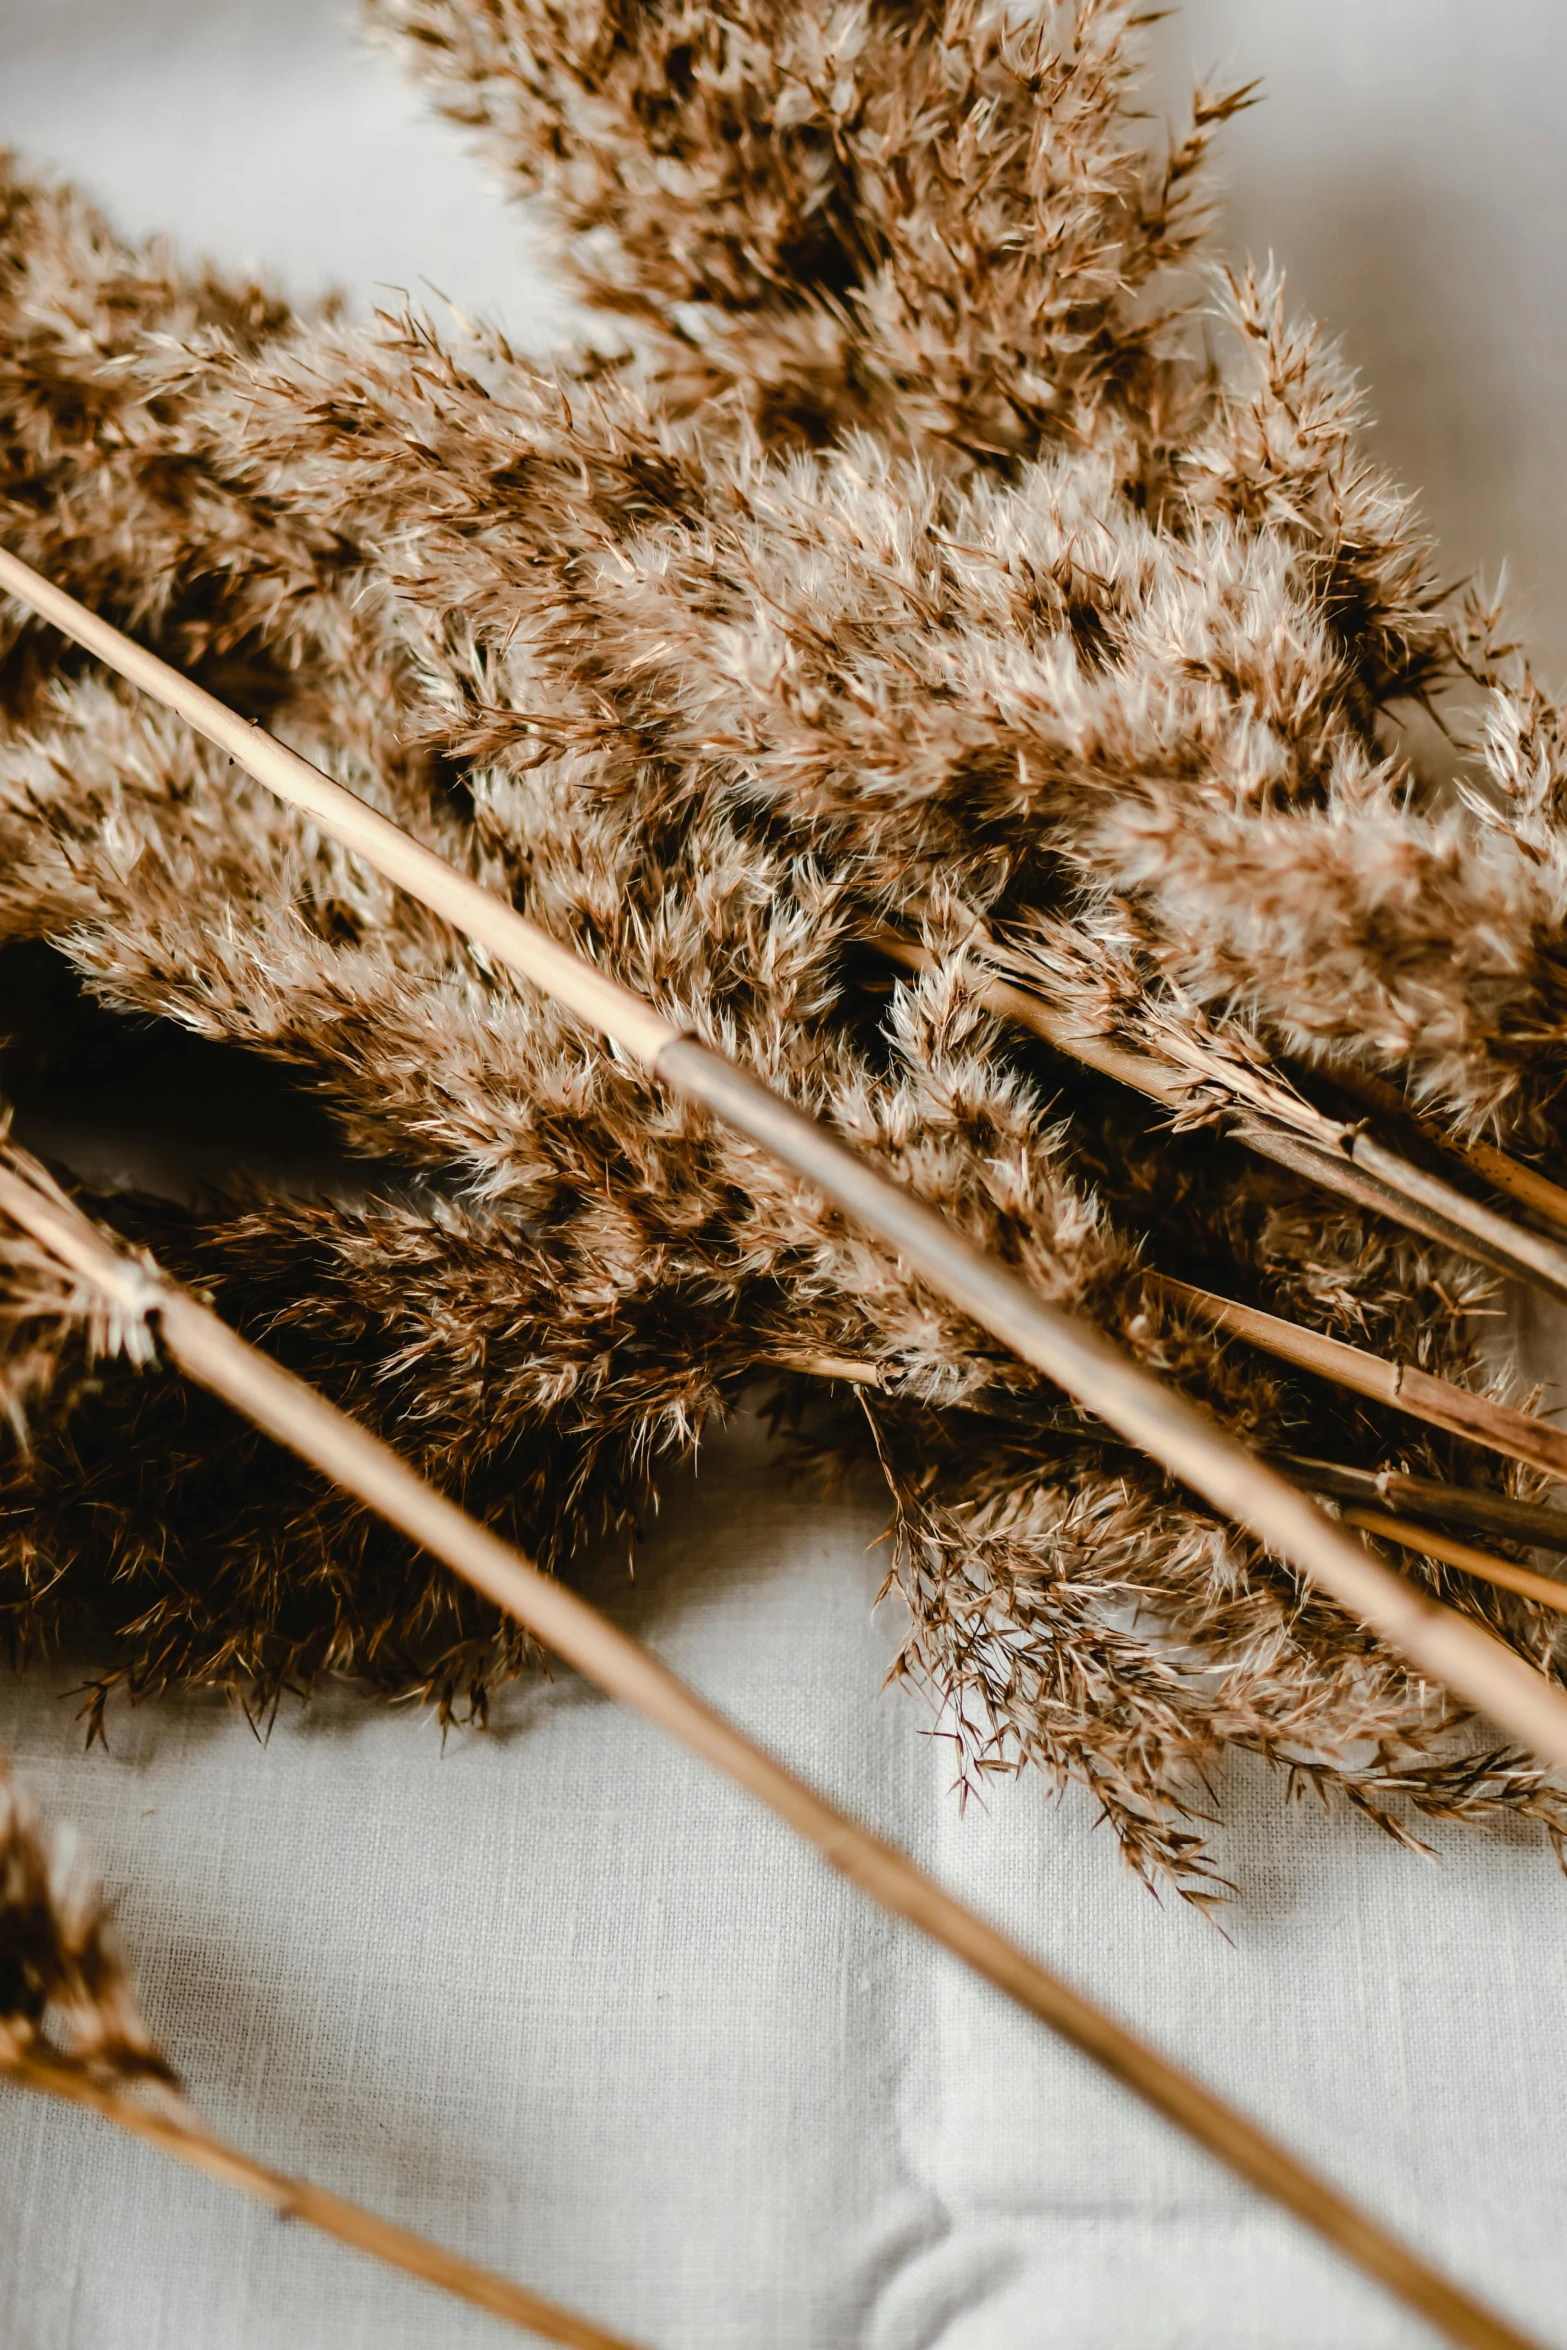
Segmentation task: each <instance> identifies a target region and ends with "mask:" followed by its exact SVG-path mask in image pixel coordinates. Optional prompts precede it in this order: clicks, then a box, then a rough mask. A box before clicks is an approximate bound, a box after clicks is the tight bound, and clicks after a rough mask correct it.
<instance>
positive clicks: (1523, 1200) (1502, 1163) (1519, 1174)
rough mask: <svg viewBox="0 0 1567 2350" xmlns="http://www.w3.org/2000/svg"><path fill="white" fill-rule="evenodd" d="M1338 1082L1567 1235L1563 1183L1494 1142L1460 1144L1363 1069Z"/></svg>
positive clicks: (1338, 1076) (1342, 1074)
mask: <svg viewBox="0 0 1567 2350" xmlns="http://www.w3.org/2000/svg"><path fill="white" fill-rule="evenodd" d="M1333 1080H1334V1083H1335V1084H1336V1085H1340V1086H1342V1087H1343V1088H1344V1090H1345V1092H1346V1093H1351V1094H1353V1095H1355V1096H1356V1098H1357V1099H1358V1100H1360V1101H1363V1102H1365V1103H1366V1105H1367V1107H1368V1108H1370V1109H1373V1110H1377V1111H1379V1112H1380V1113H1381V1114H1382V1115H1383V1116H1384V1117H1392V1118H1404V1119H1407V1120H1408V1122H1409V1124H1410V1125H1411V1126H1412V1127H1413V1128H1414V1130H1415V1132H1416V1133H1417V1134H1418V1135H1420V1136H1421V1138H1422V1139H1423V1140H1424V1141H1425V1142H1427V1143H1429V1144H1430V1145H1431V1147H1432V1149H1433V1150H1438V1151H1440V1152H1441V1153H1442V1155H1443V1157H1444V1158H1447V1159H1451V1160H1452V1161H1453V1163H1454V1165H1455V1166H1459V1167H1462V1168H1464V1169H1465V1170H1466V1172H1467V1173H1469V1174H1471V1175H1473V1176H1475V1177H1477V1178H1478V1180H1479V1181H1480V1182H1481V1183H1486V1184H1489V1185H1490V1187H1491V1189H1492V1190H1493V1191H1500V1192H1503V1193H1505V1194H1506V1196H1507V1197H1508V1198H1509V1199H1515V1200H1517V1202H1518V1204H1519V1206H1520V1207H1524V1208H1528V1209H1529V1210H1530V1211H1531V1212H1532V1213H1533V1214H1534V1215H1536V1216H1539V1217H1542V1218H1543V1219H1544V1221H1545V1222H1546V1223H1548V1224H1554V1225H1555V1226H1556V1229H1557V1230H1558V1232H1562V1233H1567V1191H1564V1190H1563V1189H1562V1186H1561V1185H1560V1184H1559V1183H1553V1182H1552V1181H1551V1180H1550V1177H1549V1176H1547V1175H1542V1174H1541V1173H1540V1172H1539V1170H1538V1168H1536V1167H1530V1166H1526V1165H1525V1164H1524V1162H1523V1160H1521V1159H1515V1158H1512V1157H1510V1156H1509V1154H1508V1153H1507V1152H1506V1151H1500V1150H1498V1149H1497V1148H1496V1145H1495V1144H1494V1143H1490V1142H1455V1141H1454V1140H1453V1138H1452V1136H1451V1135H1450V1134H1444V1133H1443V1132H1442V1129H1441V1127H1440V1126H1438V1125H1437V1124H1436V1123H1435V1121H1434V1120H1432V1119H1430V1118H1428V1117H1427V1116H1426V1115H1425V1112H1424V1111H1423V1110H1417V1109H1415V1108H1413V1107H1412V1105H1411V1104H1410V1103H1408V1102H1406V1101H1405V1099H1404V1097H1403V1095H1402V1094H1401V1093H1398V1092H1396V1091H1395V1089H1394V1088H1393V1087H1392V1086H1391V1085H1386V1084H1384V1083H1383V1081H1382V1079H1381V1078H1380V1077H1372V1076H1370V1075H1368V1074H1367V1073H1366V1072H1365V1071H1364V1070H1360V1069H1335V1070H1334V1072H1333Z"/></svg>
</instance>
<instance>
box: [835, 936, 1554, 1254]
mask: <svg viewBox="0 0 1567 2350" xmlns="http://www.w3.org/2000/svg"><path fill="white" fill-rule="evenodd" d="M875 943H876V945H877V946H878V948H879V949H880V950H881V952H883V953H884V954H885V955H886V956H887V957H888V958H889V960H891V961H893V962H896V963H900V964H902V965H903V967H904V968H905V969H906V970H910V971H926V970H931V969H933V968H934V967H935V963H936V957H935V956H934V955H933V954H931V953H930V951H929V949H928V948H925V947H922V946H920V945H918V944H917V943H916V942H915V941H914V940H912V939H907V938H903V937H900V936H899V935H898V934H896V933H895V932H892V931H882V932H879V933H878V934H877V936H876V941H875ZM967 945H968V949H969V951H970V952H971V953H972V954H974V955H975V956H976V957H978V958H979V959H980V960H981V961H985V960H988V959H995V960H997V961H1005V962H1006V963H1007V964H1008V967H1009V968H1012V969H1013V970H1014V973H1015V975H1017V976H1025V975H1026V977H1027V978H1028V980H1029V982H1030V984H1029V985H1027V986H1018V985H1015V984H1014V982H1013V981H1012V980H1008V979H1002V978H1000V977H999V976H996V975H994V974H993V973H990V972H986V973H984V974H983V975H981V976H979V977H978V978H976V980H975V983H974V991H975V993H976V995H977V996H978V997H979V1000H980V1001H981V1003H983V1004H985V1005H987V1006H988V1007H989V1009H990V1010H991V1011H993V1012H996V1013H998V1014H1000V1016H1001V1017H1002V1018H1003V1019H1009V1020H1014V1021H1016V1022H1017V1024H1018V1025H1019V1027H1023V1028H1027V1029H1029V1030H1031V1031H1032V1033H1033V1034H1034V1035H1035V1036H1038V1037H1042V1038H1043V1039H1044V1041H1045V1042H1046V1043H1047V1044H1049V1045H1052V1046H1054V1047H1055V1049H1056V1050H1057V1051H1058V1052H1061V1053H1065V1054H1066V1055H1067V1056H1068V1057H1069V1058H1071V1059H1073V1060H1077V1061H1081V1062H1082V1063H1083V1064H1084V1065H1085V1066H1086V1067H1088V1068H1091V1069H1097V1070H1098V1071H1099V1072H1100V1074H1101V1075H1102V1076H1105V1077H1111V1078H1114V1079H1115V1081H1116V1082H1117V1083H1118V1084H1120V1085H1127V1086H1130V1087H1132V1088H1133V1089H1134V1090H1135V1091H1136V1092H1138V1093H1141V1094H1144V1095H1146V1096H1147V1098H1148V1099H1149V1100H1150V1101H1156V1102H1158V1103H1159V1104H1160V1105H1161V1106H1162V1107H1163V1108H1165V1109H1167V1110H1169V1111H1171V1112H1172V1114H1173V1115H1174V1116H1175V1117H1176V1119H1177V1120H1178V1121H1180V1122H1181V1123H1183V1124H1186V1123H1190V1122H1192V1121H1193V1120H1194V1118H1200V1119H1201V1121H1202V1122H1203V1123H1208V1122H1211V1120H1212V1118H1213V1117H1214V1115H1215V1114H1216V1113H1217V1112H1221V1111H1222V1113H1223V1115H1224V1118H1225V1131H1226V1132H1227V1133H1228V1134H1230V1135H1231V1136H1232V1137H1233V1139H1234V1140H1235V1141H1237V1142H1239V1143H1243V1144H1244V1145H1245V1147H1246V1148H1247V1149H1248V1150H1251V1151H1254V1152H1255V1153H1256V1154H1257V1155H1258V1156H1259V1157H1261V1158H1265V1159H1271V1160H1272V1161H1273V1162H1274V1164H1275V1165H1276V1166H1281V1167H1287V1168H1289V1170H1290V1171H1291V1173H1293V1174H1297V1175H1302V1176H1304V1177H1305V1178H1306V1179H1307V1180H1308V1181H1309V1182H1312V1183H1316V1184H1319V1185H1321V1187H1322V1188H1323V1189H1324V1190H1327V1191H1331V1192H1334V1193H1336V1194H1337V1196H1338V1197H1339V1198H1340V1199H1346V1200H1349V1201H1351V1202H1352V1203H1353V1204H1354V1205H1355V1206H1357V1207H1362V1208H1369V1209H1370V1210H1371V1211H1372V1212H1373V1213H1374V1214H1376V1215H1381V1216H1388V1217H1390V1218H1392V1219H1393V1221H1395V1222H1396V1223H1399V1224H1402V1225H1403V1226H1404V1228H1405V1229H1406V1230H1407V1231H1410V1232H1415V1233H1418V1234H1419V1235H1420V1236H1421V1237H1422V1238H1423V1239H1426V1240H1435V1241H1439V1242H1440V1243H1441V1244H1442V1245H1443V1246H1444V1247H1447V1248H1452V1249H1456V1250H1458V1251H1459V1252H1461V1253H1462V1254H1463V1255H1465V1256H1468V1257H1472V1258H1473V1259H1475V1261H1476V1262H1477V1263H1479V1264H1482V1265H1486V1266H1489V1267H1490V1269H1491V1270H1492V1271H1493V1272H1497V1273H1503V1274H1506V1275H1509V1276H1510V1277H1512V1278H1514V1279H1517V1280H1522V1281H1527V1282H1529V1283H1530V1284H1531V1285H1532V1286H1533V1287H1535V1288H1536V1289H1540V1290H1543V1291H1544V1292H1545V1293H1546V1294H1547V1295H1548V1296H1550V1297H1555V1298H1560V1299H1563V1300H1567V1249H1564V1248H1562V1247H1559V1246H1558V1245H1557V1244H1556V1243H1555V1242H1554V1241H1551V1240H1547V1239H1545V1238H1543V1237H1542V1236H1541V1235H1540V1234H1538V1233H1536V1232H1532V1231H1530V1230H1529V1229H1528V1228H1527V1227H1526V1226H1523V1225H1519V1224H1515V1223H1513V1222H1512V1221H1511V1220H1510V1219H1509V1218H1507V1217H1505V1216H1499V1215H1498V1214H1496V1212H1495V1211H1494V1210H1493V1209H1491V1208H1487V1207H1485V1206H1483V1205H1482V1204H1481V1203H1480V1202H1479V1201H1476V1200H1472V1199H1470V1198H1468V1197H1467V1196H1466V1194H1465V1193H1463V1192H1461V1191H1457V1190H1455V1189H1454V1188H1453V1186H1452V1185H1451V1184H1450V1183H1443V1182H1442V1181H1441V1180H1440V1178H1438V1177H1436V1176H1433V1175H1428V1174H1427V1173H1426V1171H1425V1169H1424V1168H1422V1167H1417V1166H1415V1165H1414V1164H1413V1162H1412V1161H1411V1160H1408V1159H1405V1158H1402V1157H1401V1156H1400V1155H1399V1154H1398V1153H1397V1152H1396V1151H1391V1150H1389V1149H1388V1148H1387V1147H1386V1145H1385V1144H1383V1143H1380V1142H1378V1141H1377V1139H1376V1137H1375V1136H1374V1135H1371V1134H1368V1133H1367V1132H1366V1130H1365V1129H1364V1127H1360V1126H1349V1125H1346V1124H1344V1123H1343V1122H1342V1121H1341V1120H1339V1119H1334V1118H1330V1117H1328V1116H1327V1115H1326V1114H1325V1113H1324V1112H1323V1111H1321V1110H1319V1109H1317V1108H1316V1106H1315V1105H1314V1104H1313V1103H1311V1102H1308V1101H1306V1100H1305V1099H1304V1097H1303V1096H1301V1095H1300V1094H1298V1093H1296V1092H1295V1091H1294V1089H1293V1087H1291V1086H1288V1085H1286V1084H1285V1083H1284V1082H1283V1081H1282V1080H1281V1079H1280V1078H1279V1077H1278V1076H1277V1075H1276V1074H1275V1073H1273V1072H1272V1071H1270V1070H1269V1069H1268V1068H1267V1066H1266V1064H1265V1063H1263V1062H1262V1061H1261V1056H1260V1054H1258V1055H1256V1057H1255V1059H1253V1057H1252V1055H1251V1054H1250V1053H1248V1054H1247V1055H1246V1056H1242V1055H1241V1054H1240V1053H1239V1052H1237V1051H1223V1050H1221V1049H1219V1048H1220V1047H1221V1045H1222V1044H1223V1043H1226V1042H1228V1041H1230V1040H1228V1039H1223V1038H1220V1036H1219V1035H1218V1034H1217V1032H1215V1034H1214V1037H1213V1039H1212V1049H1209V1048H1208V1046H1207V1044H1206V1041H1205V1040H1200V1039H1198V1038H1197V1037H1195V1036H1194V1035H1193V1034H1192V1033H1191V1032H1190V1030H1189V1029H1188V1028H1187V1027H1186V1026H1184V1025H1181V1024H1179V1023H1177V1022H1175V1021H1158V1020H1157V1015H1156V1014H1154V1013H1153V1012H1152V1008H1150V1016H1151V1017H1152V1018H1153V1019H1154V1021H1155V1024H1156V1026H1157V1029H1158V1036H1159V1042H1160V1044H1161V1045H1162V1046H1163V1047H1164V1048H1165V1049H1164V1050H1162V1051H1157V1050H1155V1049H1153V1047H1152V1044H1151V1043H1150V1042H1149V1041H1148V1040H1145V1039H1140V1040H1139V1042H1138V1043H1137V1044H1136V1045H1128V1044H1126V1043H1124V1042H1118V1041H1116V1040H1114V1039H1112V1038H1110V1037H1108V1036H1105V1035H1102V1034H1099V1033H1097V1032H1096V1031H1094V1030H1093V1029H1091V1028H1089V1027H1087V1026H1086V1025H1085V1023H1084V1022H1083V1020H1082V1019H1081V1018H1080V1017H1078V1016H1076V1015H1074V1014H1073V1013H1071V1012H1069V1011H1065V1010H1062V1009H1060V1008H1058V1007H1057V1006H1055V1005H1053V1004H1051V1003H1050V1001H1049V1000H1048V998H1047V997H1046V996H1045V995H1044V994H1043V993H1042V992H1041V991H1040V988H1039V984H1038V982H1039V978H1040V971H1039V966H1038V964H1037V962H1035V960H1034V959H1033V958H1032V957H1025V956H1023V955H1021V954H1016V953H1014V952H1012V951H1011V950H1009V949H1007V948H1006V947H1005V946H1003V945H1002V943H1001V942H1000V941H998V940H996V939H993V938H991V937H990V936H989V934H988V933H987V932H985V931H983V930H981V929H979V928H977V927H976V929H975V931H974V932H973V934H972V935H971V937H970V938H969V940H968V941H967ZM1495 1155H1496V1156H1497V1157H1498V1158H1500V1157H1501V1155H1502V1154H1501V1153H1497V1154H1495ZM1508 1165H1509V1166H1510V1167H1511V1166H1512V1165H1513V1162H1511V1161H1509V1162H1508ZM1527 1172H1528V1170H1526V1169H1519V1170H1518V1173H1519V1175H1525V1174H1527ZM1542 1180H1543V1179H1542ZM1545 1188H1546V1189H1547V1190H1549V1191H1554V1190H1555V1186H1554V1185H1547V1186H1545Z"/></svg>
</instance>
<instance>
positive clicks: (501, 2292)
mask: <svg viewBox="0 0 1567 2350" xmlns="http://www.w3.org/2000/svg"><path fill="white" fill-rule="evenodd" d="M0 2078H9V2079H11V2080H13V2081H15V2082H16V2083H17V2084H18V2085H19V2086H20V2087H22V2088H24V2089H33V2090H36V2091H38V2092H39V2093H40V2094H41V2095H43V2096H46V2097H61V2098H64V2099H65V2100H66V2101H67V2102H68V2103H69V2104H71V2105H81V2106H85V2107H86V2108H87V2110H88V2111H89V2112H90V2113H97V2114H101V2115H102V2116H103V2118H104V2120H105V2121H108V2122H113V2123H114V2125H115V2127H116V2128H117V2129H121V2130H127V2131H129V2133H130V2135H131V2136H132V2137H133V2138H141V2139H144V2140H145V2141H146V2143H147V2144H148V2145H149V2146H156V2147H157V2148H158V2150H159V2151H160V2153H163V2154H168V2155H172V2156H173V2158H174V2160H175V2161H176V2162H185V2163H189V2165H190V2167H191V2168H192V2170H199V2171H204V2172H205V2173H206V2175H207V2177H208V2178H209V2179H218V2180H221V2182H222V2184H223V2185H224V2186H225V2187H233V2188H236V2189H237V2190H238V2192H239V2193H240V2194H242V2195H253V2196H255V2198H256V2200H257V2201H258V2202H259V2203H269V2204H270V2205H271V2206H272V2209H273V2210H274V2211H275V2212H277V2213H278V2215H279V2217H280V2218H283V2219H298V2220H303V2221H304V2222H305V2225H306V2226H307V2227H312V2228H319V2229H320V2231H321V2233H322V2234H323V2235H324V2236H333V2237H335V2238H336V2240H337V2242H338V2243H340V2244H349V2245H352V2247H353V2248H354V2250H355V2251H356V2252H364V2253H367V2254H368V2255H369V2257H370V2258H371V2259H372V2260H379V2261H381V2262H383V2263H384V2264H385V2266H387V2267H388V2268H399V2269H402V2270H403V2271H404V2272H405V2274H407V2275H408V2276H411V2277H418V2278H419V2280H420V2282H421V2283H423V2284H426V2285H434V2286H436V2287H437V2288H438V2290H439V2291H441V2292H443V2293H452V2294H455V2295H456V2297H457V2299H458V2300H459V2301H471V2302H473V2303H474V2305H475V2306H476V2307H477V2308H479V2309H487V2310H489V2311H490V2312H491V2313H492V2315H494V2316H496V2317H504V2318H508V2319H509V2320H510V2321H511V2323H512V2324H513V2325H517V2326H522V2327H524V2328H526V2330H527V2331H528V2332H529V2333H533V2334H541V2335H542V2336H543V2337H544V2339H545V2340H546V2341H547V2342H564V2343H567V2344H569V2345H570V2350H635V2345H634V2344H632V2343H630V2342H628V2341H627V2340H626V2338H625V2336H624V2335H622V2334H612V2333H610V2332H608V2330H607V2329H606V2328H605V2327H603V2326H596V2325H594V2324H593V2323H592V2321H591V2320H590V2319H588V2318H585V2317H579V2316H578V2315H577V2313H576V2311H575V2310H571V2309H562V2308H561V2307H560V2306H559V2305H558V2304H557V2303H556V2302H553V2301H546V2300H544V2299H542V2298H541V2296H540V2295H539V2294H537V2293H530V2292H529V2291H528V2289H527V2287H526V2286H524V2285H514V2284H513V2283H512V2281H511V2279H510V2278H509V2277H502V2276H497V2275H496V2274H495V2272H494V2270H493V2269H487V2268H479V2267H477V2266H476V2265H475V2264H474V2262H473V2261H471V2260H464V2259H463V2258H462V2257H461V2256H460V2254H458V2253H456V2252H448V2251H447V2249H446V2248H445V2246H444V2245H442V2244H432V2243H431V2242H430V2241H429V2240H428V2238H427V2237H424V2236H416V2235H414V2234H413V2233H412V2231H411V2230H410V2229H408V2228H399V2227H394V2225H393V2224H392V2222H391V2221H390V2220H387V2219H382V2218H380V2217H379V2216H378V2214H377V2213H375V2212H373V2211H366V2210H365V2209H364V2208H363V2206H362V2205H361V2204H358V2203H349V2202H347V2201H345V2199H344V2198H343V2197H342V2196H341V2195H332V2194H329V2193H328V2192H327V2190H326V2189H325V2188H324V2187H313V2186H312V2185H311V2184H310V2182H309V2180H308V2179H291V2178H288V2177H286V2176H285V2174H284V2173H283V2172H282V2171H275V2170H268V2169H267V2167H266V2165H265V2164H264V2163H260V2162H257V2161H256V2160H255V2159H254V2158H253V2157H252V2156H251V2155H249V2154H242V2153H241V2152H240V2150H239V2148H238V2147H237V2146H229V2145H227V2144H225V2143H224V2141H223V2140H222V2139H221V2138H216V2137H214V2136H213V2135H212V2133H211V2132H210V2131H209V2130H207V2129H206V2128H205V2127H204V2126H203V2125H201V2124H200V2123H198V2122H196V2121H194V2120H186V2119H185V2118H184V2117H183V2116H180V2115H177V2114H174V2113H170V2112H167V2111H159V2109H158V2108H157V2107H155V2106H149V2105H141V2104H139V2103H138V2102H137V2101H136V2099H135V2098H133V2097H128V2096H126V2095H125V2094H124V2093H123V2092H122V2091H119V2090H116V2089H112V2088H107V2087H105V2086H103V2085H102V2084H101V2083H99V2082H97V2081H94V2080H91V2079H90V2078H89V2077H88V2076H87V2074H85V2073H83V2072H81V2071H80V2070H79V2069H78V2068H77V2067H75V2066H74V2065H69V2064H66V2063H64V2062H62V2061H61V2060H60V2059H59V2058H57V2057H54V2056H51V2055H49V2054H47V2053H45V2052H43V2051H39V2052H37V2053H34V2054H31V2055H27V2056H18V2057H15V2058H13V2059H12V2060H11V2061H10V2062H9V2063H6V2064H4V2065H0Z"/></svg>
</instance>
